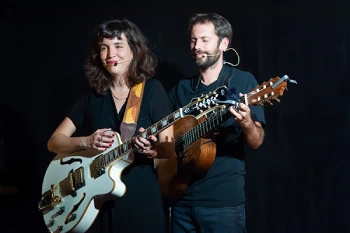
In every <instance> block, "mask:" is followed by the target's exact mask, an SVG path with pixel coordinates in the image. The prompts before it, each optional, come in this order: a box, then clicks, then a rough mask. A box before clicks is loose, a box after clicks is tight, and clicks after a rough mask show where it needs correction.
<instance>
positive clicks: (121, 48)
mask: <svg viewBox="0 0 350 233" xmlns="http://www.w3.org/2000/svg"><path fill="white" fill-rule="evenodd" d="M100 58H101V61H102V64H104V67H105V68H106V69H107V70H108V72H109V73H110V74H111V75H112V76H118V75H123V74H124V73H125V71H126V70H127V69H128V67H129V64H130V62H131V60H132V58H133V52H132V51H131V49H130V46H129V44H128V41H127V39H126V38H125V36H124V33H122V34H121V39H120V40H119V39H118V38H117V37H115V38H113V39H107V38H104V39H103V41H102V43H101V47H100Z"/></svg>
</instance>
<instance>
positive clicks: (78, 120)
mask: <svg viewBox="0 0 350 233" xmlns="http://www.w3.org/2000/svg"><path fill="white" fill-rule="evenodd" d="M87 103H88V94H87V93H84V94H82V95H81V96H80V97H79V98H78V100H77V101H76V102H75V104H74V105H73V107H72V108H71V109H70V111H69V112H68V114H67V117H68V118H69V119H71V121H72V122H73V124H74V125H75V126H76V127H82V126H84V123H85V116H86V111H87Z"/></svg>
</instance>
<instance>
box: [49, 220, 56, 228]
mask: <svg viewBox="0 0 350 233" xmlns="http://www.w3.org/2000/svg"><path fill="white" fill-rule="evenodd" d="M53 224H55V220H53V219H51V220H50V221H49V226H50V227H52V226H53Z"/></svg>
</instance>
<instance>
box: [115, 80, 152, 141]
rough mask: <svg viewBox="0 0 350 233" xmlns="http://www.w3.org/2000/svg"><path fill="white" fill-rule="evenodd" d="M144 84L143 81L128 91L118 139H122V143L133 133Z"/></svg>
mask: <svg viewBox="0 0 350 233" xmlns="http://www.w3.org/2000/svg"><path fill="white" fill-rule="evenodd" d="M145 83H146V82H145V81H143V82H142V83H139V84H137V85H135V86H134V87H132V88H131V90H130V94H129V98H128V102H127V103H126V109H125V113H124V117H123V121H122V123H121V124H120V137H121V139H122V142H124V141H126V140H128V139H130V138H131V137H132V136H133V135H134V133H135V130H136V125H137V119H138V117H139V112H140V107H141V102H142V97H143V91H144V88H145Z"/></svg>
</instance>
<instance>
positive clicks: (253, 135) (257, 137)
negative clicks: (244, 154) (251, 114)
mask: <svg viewBox="0 0 350 233" xmlns="http://www.w3.org/2000/svg"><path fill="white" fill-rule="evenodd" d="M243 134H244V138H245V140H246V142H247V144H248V145H249V146H251V147H252V148H253V149H257V148H258V147H259V146H260V145H261V144H262V143H263V141H264V136H265V132H264V129H263V128H262V126H261V124H260V123H259V122H253V123H252V126H251V127H249V128H245V129H243Z"/></svg>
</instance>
